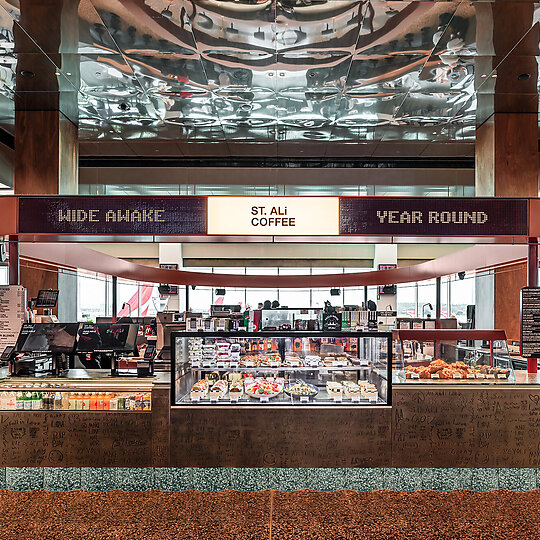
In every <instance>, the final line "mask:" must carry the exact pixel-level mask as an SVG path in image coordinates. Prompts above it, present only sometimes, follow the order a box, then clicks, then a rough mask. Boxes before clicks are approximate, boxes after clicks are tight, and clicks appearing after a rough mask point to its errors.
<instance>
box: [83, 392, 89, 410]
mask: <svg viewBox="0 0 540 540" xmlns="http://www.w3.org/2000/svg"><path fill="white" fill-rule="evenodd" d="M82 409H83V411H89V410H90V392H85V393H84V394H83V401H82Z"/></svg>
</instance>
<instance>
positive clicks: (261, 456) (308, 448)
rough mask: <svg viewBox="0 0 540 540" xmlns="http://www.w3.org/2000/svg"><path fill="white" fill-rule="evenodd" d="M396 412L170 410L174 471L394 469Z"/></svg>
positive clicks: (388, 410)
mask: <svg viewBox="0 0 540 540" xmlns="http://www.w3.org/2000/svg"><path fill="white" fill-rule="evenodd" d="M390 423H391V409H390V408H388V407H373V408H361V407H358V408H338V407H332V408H328V409H319V408H318V409H310V408H302V409H296V410H294V409H278V410H276V409H268V408H265V407H256V408H251V409H248V408H242V409H234V410H231V409H230V408H219V407H200V408H199V407H197V408H195V407H191V408H188V407H183V408H173V409H172V410H171V466H172V467H218V466H222V467H385V466H386V467H389V466H390V462H391V458H390V450H391V444H390V440H391V439H390Z"/></svg>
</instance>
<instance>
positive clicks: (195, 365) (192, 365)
mask: <svg viewBox="0 0 540 540" xmlns="http://www.w3.org/2000/svg"><path fill="white" fill-rule="evenodd" d="M191 367H192V368H194V369H195V368H200V367H201V363H200V362H191Z"/></svg>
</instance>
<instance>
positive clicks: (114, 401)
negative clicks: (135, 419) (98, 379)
mask: <svg viewBox="0 0 540 540" xmlns="http://www.w3.org/2000/svg"><path fill="white" fill-rule="evenodd" d="M111 396H112V397H111V401H110V405H109V408H110V410H111V411H116V410H118V398H117V397H116V394H111Z"/></svg>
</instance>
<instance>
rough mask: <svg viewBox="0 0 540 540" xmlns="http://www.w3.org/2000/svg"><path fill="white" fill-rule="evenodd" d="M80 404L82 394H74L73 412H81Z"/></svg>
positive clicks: (81, 402)
mask: <svg viewBox="0 0 540 540" xmlns="http://www.w3.org/2000/svg"><path fill="white" fill-rule="evenodd" d="M82 404H83V399H82V394H80V393H79V392H76V393H75V410H77V411H80V410H82Z"/></svg>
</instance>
